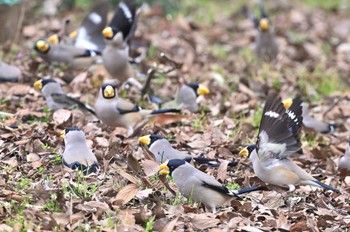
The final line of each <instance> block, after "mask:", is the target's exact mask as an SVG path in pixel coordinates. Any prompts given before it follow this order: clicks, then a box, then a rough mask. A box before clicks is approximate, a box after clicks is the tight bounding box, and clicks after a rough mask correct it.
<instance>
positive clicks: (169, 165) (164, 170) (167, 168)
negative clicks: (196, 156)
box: [159, 159, 186, 175]
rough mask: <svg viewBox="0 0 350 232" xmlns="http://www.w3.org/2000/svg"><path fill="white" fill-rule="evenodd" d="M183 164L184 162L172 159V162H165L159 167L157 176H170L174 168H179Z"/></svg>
mask: <svg viewBox="0 0 350 232" xmlns="http://www.w3.org/2000/svg"><path fill="white" fill-rule="evenodd" d="M185 163H186V161H185V160H183V159H172V160H168V161H165V162H164V163H162V164H161V165H159V169H160V171H159V174H160V175H167V174H170V175H171V174H172V172H173V171H174V170H175V169H176V168H178V167H180V166H181V165H184V164H185Z"/></svg>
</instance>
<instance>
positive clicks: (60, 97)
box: [51, 93, 96, 115]
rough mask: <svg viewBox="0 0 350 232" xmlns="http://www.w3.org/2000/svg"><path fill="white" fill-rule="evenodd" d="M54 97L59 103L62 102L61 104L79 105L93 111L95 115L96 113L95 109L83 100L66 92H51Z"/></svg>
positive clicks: (83, 108)
mask: <svg viewBox="0 0 350 232" xmlns="http://www.w3.org/2000/svg"><path fill="white" fill-rule="evenodd" d="M51 97H52V99H53V100H54V101H55V102H57V103H61V104H66V105H68V106H74V105H77V106H78V108H80V109H82V110H85V111H88V112H90V113H92V114H93V115H96V112H95V109H94V108H93V107H92V106H90V105H88V104H85V103H82V102H81V101H79V100H77V99H75V98H72V97H70V96H68V95H66V94H62V93H53V94H51Z"/></svg>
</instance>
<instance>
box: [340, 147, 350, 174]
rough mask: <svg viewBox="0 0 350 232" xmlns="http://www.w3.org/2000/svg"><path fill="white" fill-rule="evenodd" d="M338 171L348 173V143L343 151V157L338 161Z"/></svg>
mask: <svg viewBox="0 0 350 232" xmlns="http://www.w3.org/2000/svg"><path fill="white" fill-rule="evenodd" d="M338 169H339V170H344V171H346V172H349V171H350V143H349V144H348V146H347V148H346V150H345V153H344V156H343V157H341V158H340V159H339V164H338Z"/></svg>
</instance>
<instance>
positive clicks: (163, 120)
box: [152, 114, 188, 126]
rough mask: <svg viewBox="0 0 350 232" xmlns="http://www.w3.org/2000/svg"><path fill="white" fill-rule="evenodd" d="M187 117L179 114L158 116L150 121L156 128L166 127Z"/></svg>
mask: <svg viewBox="0 0 350 232" xmlns="http://www.w3.org/2000/svg"><path fill="white" fill-rule="evenodd" d="M187 117H188V116H187V115H180V114H176V115H173V114H160V115H156V116H154V117H153V118H152V120H153V121H154V124H155V125H156V126H164V125H168V124H171V123H174V122H177V121H180V120H181V119H183V118H187Z"/></svg>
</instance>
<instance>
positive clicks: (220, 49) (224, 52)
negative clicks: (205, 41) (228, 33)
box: [209, 44, 230, 59]
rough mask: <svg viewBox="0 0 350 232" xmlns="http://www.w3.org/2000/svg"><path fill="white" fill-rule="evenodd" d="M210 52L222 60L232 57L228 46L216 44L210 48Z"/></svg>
mask: <svg viewBox="0 0 350 232" xmlns="http://www.w3.org/2000/svg"><path fill="white" fill-rule="evenodd" d="M209 52H210V53H211V54H212V55H213V56H214V57H217V58H220V59H227V57H228V56H229V55H230V54H229V50H228V47H227V46H223V45H219V44H214V45H213V46H211V47H209Z"/></svg>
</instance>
